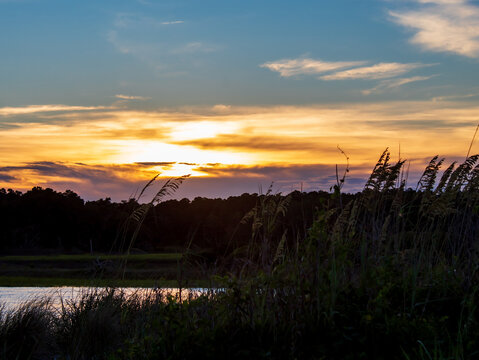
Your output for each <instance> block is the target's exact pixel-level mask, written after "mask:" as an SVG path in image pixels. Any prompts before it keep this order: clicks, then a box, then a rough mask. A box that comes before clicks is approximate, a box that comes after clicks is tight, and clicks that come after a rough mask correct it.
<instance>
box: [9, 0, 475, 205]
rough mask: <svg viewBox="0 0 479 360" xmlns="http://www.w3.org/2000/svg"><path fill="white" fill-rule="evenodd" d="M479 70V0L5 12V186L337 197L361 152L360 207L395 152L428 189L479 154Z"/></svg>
mask: <svg viewBox="0 0 479 360" xmlns="http://www.w3.org/2000/svg"><path fill="white" fill-rule="evenodd" d="M478 65H479V1H475V0H367V1H364V0H335V1H310V0H308V1H305V0H297V1H281V0H276V1H269V0H263V1H250V0H241V1H239V0H238V1H236V0H228V1H225V0H222V1H219V0H218V1H214V0H202V1H198V0H115V1H113V0H94V1H93V0H82V1H64V0H0V155H1V157H0V188H2V187H3V188H6V189H7V188H12V189H15V190H20V191H26V190H28V189H31V188H32V187H33V186H42V187H51V188H53V189H55V190H58V191H65V190H67V189H70V190H73V191H75V192H77V193H79V194H80V195H81V196H82V197H83V198H85V199H88V200H94V199H98V198H104V197H111V198H112V199H114V200H116V201H118V200H122V199H127V198H129V197H130V196H134V194H135V193H138V189H141V187H142V185H143V184H145V183H146V182H147V181H148V180H149V179H151V178H152V177H153V176H154V175H155V174H157V173H159V174H160V178H162V179H166V178H168V177H175V176H180V175H184V174H191V176H190V178H189V179H188V180H187V181H186V182H185V183H184V184H183V185H182V186H181V188H180V189H179V191H178V194H177V197H189V198H194V197H196V196H206V197H227V196H230V195H239V194H242V193H244V192H249V193H253V192H258V191H261V189H265V188H266V187H268V186H269V184H270V183H271V182H274V188H275V190H276V191H281V192H284V193H287V192H289V191H291V190H304V191H311V190H325V191H329V188H330V187H331V186H332V185H333V184H334V182H335V181H336V165H338V169H339V171H340V172H341V173H342V171H344V169H345V166H346V157H345V156H344V153H345V154H346V155H347V156H348V157H349V166H350V172H349V173H348V177H347V179H346V185H345V188H344V189H345V191H360V190H361V189H362V187H363V186H364V183H365V180H366V179H367V176H368V173H370V172H371V170H372V168H373V167H374V164H375V162H376V161H377V159H378V157H379V155H380V154H381V153H382V152H383V151H384V150H385V149H386V148H389V150H390V152H391V157H392V159H393V161H397V160H398V159H399V158H401V159H407V160H408V162H407V169H409V175H408V176H409V177H408V179H409V185H410V186H412V187H414V180H415V179H417V178H418V176H419V174H420V172H421V170H422V169H423V168H424V166H425V165H426V164H427V162H428V160H429V159H431V158H432V157H433V156H434V155H436V154H438V155H440V156H444V157H446V159H447V161H446V164H447V163H448V162H452V161H453V160H459V161H460V160H463V159H464V157H465V156H466V154H467V151H468V148H469V144H470V142H471V139H472V137H473V135H474V131H475V128H476V126H477V124H478V122H479V103H478V100H479V71H478V70H479V67H478ZM338 147H339V149H341V150H342V151H343V152H344V153H343V152H341V151H340V150H339V149H338ZM477 152H479V144H476V143H474V144H473V146H472V151H471V153H477Z"/></svg>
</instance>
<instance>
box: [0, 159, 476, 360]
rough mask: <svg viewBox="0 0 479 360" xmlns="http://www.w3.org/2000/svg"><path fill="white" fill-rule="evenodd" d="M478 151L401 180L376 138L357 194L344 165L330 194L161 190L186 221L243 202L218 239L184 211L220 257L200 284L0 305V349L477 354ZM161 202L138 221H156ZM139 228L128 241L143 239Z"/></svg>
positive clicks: (18, 353) (72, 355)
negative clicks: (374, 156)
mask: <svg viewBox="0 0 479 360" xmlns="http://www.w3.org/2000/svg"><path fill="white" fill-rule="evenodd" d="M478 160H479V156H478V155H473V156H469V157H468V158H467V159H466V160H465V162H464V163H462V164H455V163H453V164H451V165H450V166H448V167H446V169H445V170H444V171H442V165H443V163H444V160H443V159H440V158H438V157H434V158H433V159H432V160H431V161H430V162H429V164H428V165H427V167H426V169H425V171H424V173H423V175H422V177H421V179H420V180H419V182H418V184H417V186H416V188H415V189H410V188H407V187H406V181H405V178H407V175H406V174H405V173H404V171H403V166H404V161H403V160H399V161H398V162H396V163H391V160H390V154H389V152H388V151H387V150H386V151H385V152H384V153H383V154H382V155H381V156H380V158H379V160H378V162H377V164H376V165H375V167H374V169H373V171H372V173H371V176H370V177H369V179H368V180H367V182H366V184H365V187H364V189H363V191H362V192H361V193H358V194H356V195H345V194H342V193H341V189H342V183H344V179H345V178H344V176H343V177H342V178H340V177H339V175H338V176H337V179H338V181H337V184H336V186H335V187H334V189H332V190H333V192H332V193H331V194H326V193H314V194H312V195H308V194H301V193H293V194H290V195H287V196H281V195H279V194H274V193H273V192H272V190H271V189H270V190H268V191H267V193H266V194H265V195H263V196H257V195H243V196H241V197H237V198H230V199H227V200H206V199H198V200H195V201H193V202H191V203H189V202H188V201H179V202H166V203H168V204H170V206H172V209H175V207H176V206H177V205H180V204H181V205H182V206H183V208H181V207H176V209H178V213H176V214H178V215H180V216H181V217H182V220H181V221H189V220H185V219H189V218H187V217H185V213H184V211H188V209H195V211H194V212H192V213H191V214H193V215H194V214H196V216H198V217H199V218H200V219H208V217H204V216H207V215H205V214H204V213H203V212H206V211H209V212H212V213H213V214H214V213H215V211H218V213H217V214H218V218H217V219H214V218H212V219H214V220H211V221H212V224H213V223H221V222H222V215H223V213H222V212H220V209H221V210H223V211H224V208H221V206H220V205H221V204H233V203H235V202H233V200H238V202H239V204H241V206H242V207H239V206H238V208H237V209H238V210H236V211H237V212H235V211H232V212H230V213H228V214H229V216H231V220H229V221H231V227H228V226H229V225H228V226H225V225H224V223H223V225H222V226H223V227H221V226H220V228H222V229H227V230H225V234H226V235H227V236H226V238H224V239H226V240H223V235H222V234H223V233H218V234H216V236H214V234H215V233H214V232H210V231H212V230H215V229H210V228H209V227H205V228H202V231H199V230H198V229H195V226H196V225H197V224H198V223H196V222H194V223H193V225H192V228H193V229H194V230H191V229H189V230H188V231H192V233H188V231H187V232H186V235H185V236H186V238H188V237H191V238H192V239H193V242H194V239H196V236H197V235H198V234H199V238H201V239H202V241H204V242H203V243H201V244H202V246H203V247H205V248H211V249H214V251H213V254H214V255H215V256H216V257H218V258H221V259H222V260H223V261H222V266H223V267H222V268H221V271H218V272H216V273H214V274H213V276H211V278H210V281H211V287H210V288H209V290H208V291H207V292H205V293H204V294H203V295H201V296H199V297H187V298H185V297H174V296H171V295H168V294H165V293H164V292H162V291H161V290H150V291H149V292H148V293H147V294H145V293H141V292H138V293H136V294H134V295H132V296H131V295H130V296H129V295H126V293H124V292H122V291H121V290H118V289H105V290H91V292H90V293H86V294H85V295H84V296H83V297H82V298H81V299H79V301H72V302H68V303H66V304H64V305H63V306H62V307H61V309H60V310H58V309H57V310H55V309H53V308H52V307H51V306H50V305H49V304H48V302H45V300H42V302H37V303H35V302H33V303H29V304H26V305H24V306H23V307H21V308H20V309H18V310H14V311H2V312H1V315H0V351H2V353H1V354H0V356H3V357H4V358H18V359H23V358H32V359H41V358H47V357H46V356H49V357H50V358H53V357H55V358H59V359H60V358H61V359H193V358H194V359H218V358H228V359H245V358H251V359H260V358H272V359H429V360H431V359H477V358H478V357H479V309H478V307H477V304H478V303H479V273H478V269H479V247H478V245H479V242H478V237H479V165H478V164H477V163H478ZM341 180H342V181H341ZM346 181H347V179H346ZM50 192H51V191H50ZM4 195H5V196H12V197H15V196H16V197H17V198H21V197H23V196H26V194H25V195H20V194H9V193H6V194H4ZM55 196H59V197H65V194H58V193H57V194H56V195H55ZM308 196H311V198H309V199H314V200H311V202H307V201H306V200H307V199H308ZM241 200H245V201H244V202H243V201H241ZM246 200H247V201H246ZM249 201H251V203H249ZM195 202H196V203H195ZM78 204H79V208H82V207H81V206H84V207H86V206H87V204H82V203H81V201H79V202H78ZM161 204H163V203H161ZM161 204H158V205H156V206H155V208H154V209H155V210H154V211H153V208H152V209H150V211H149V215H148V216H151V220H150V221H151V222H148V221H146V217H145V222H144V223H143V224H142V226H143V225H144V226H145V227H146V226H148V225H151V224H154V222H155V221H160V218H161V217H160V216H157V215H158V214H159V213H157V212H156V211H157V207H158V209H159V208H161V207H159V206H160V205H161ZM199 204H202V205H203V206H206V205H205V204H208V208H207V209H206V208H203V207H201V206H199ZM305 204H307V205H305ZM80 205H81V206H80ZM106 205H107V206H111V207H118V208H120V209H122V211H123V212H120V213H121V214H123V215H122V216H123V218H122V219H123V220H124V219H125V217H127V216H130V215H131V214H133V213H135V211H136V210H137V209H139V208H141V206H142V205H140V204H128V203H123V204H111V203H109V202H108V201H106ZM193 205H195V206H193ZM213 205H216V206H218V207H217V208H216V207H215V206H213ZM247 205H248V206H247ZM128 206H131V208H129V207H128ZM243 206H244V207H243ZM293 206H297V208H295V210H294V212H293V211H292V209H293ZM309 207H311V210H309ZM232 208H233V207H232ZM228 209H231V208H228ZM239 209H241V210H243V211H240V210H239ZM308 211H311V212H310V213H308ZM233 213H234V214H235V215H234V217H233V215H231V214H233ZM173 214H175V213H173ZM225 214H226V213H225ZM308 214H312V219H313V221H312V222H311V223H308V222H307V219H308ZM155 215H156V216H155ZM172 216H173V215H172ZM295 216H297V217H296V218H295ZM118 218H119V219H120V218H121V216H119V217H118ZM154 219H156V220H154ZM197 219H198V218H197ZM202 221H204V222H202V223H203V224H204V223H207V220H202ZM182 224H183V225H184V224H189V223H182ZM226 224H229V222H226ZM238 224H239V225H238ZM177 226H181V224H178V225H177ZM202 226H203V225H202ZM238 228H240V229H241V230H238ZM216 230H217V229H216ZM238 231H240V232H239V233H238ZM163 232H164V230H161V233H163ZM236 234H240V235H238V236H237V237H235V236H236ZM233 235H234V236H233ZM142 236H144V238H143V240H140V236H138V238H137V240H138V243H142V241H144V242H145V244H147V243H149V242H148V241H147V240H148V239H149V237H148V236H147V234H145V235H142ZM211 236H212V237H213V239H214V240H211ZM231 239H233V240H231ZM218 243H219V244H221V245H219V246H218V245H217V244H218ZM198 244H199V243H198ZM62 246H63V245H62ZM135 246H136V245H135ZM187 248H188V249H189V247H187ZM215 289H216V290H215ZM39 328H41V329H43V331H37V329H39ZM19 329H20V330H19ZM19 332H21V333H22V334H24V335H23V337H20V338H19V337H17V336H15V334H18V333H19Z"/></svg>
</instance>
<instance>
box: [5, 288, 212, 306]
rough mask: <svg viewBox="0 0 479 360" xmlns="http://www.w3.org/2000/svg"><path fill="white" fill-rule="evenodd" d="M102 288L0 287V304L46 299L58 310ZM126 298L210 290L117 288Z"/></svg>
mask: <svg viewBox="0 0 479 360" xmlns="http://www.w3.org/2000/svg"><path fill="white" fill-rule="evenodd" d="M103 289H104V288H89V287H70V286H65V287H0V304H3V306H4V308H5V310H14V309H16V308H18V307H19V306H20V305H21V304H24V303H26V302H28V301H32V300H39V299H45V298H48V299H50V301H51V304H52V306H53V307H56V308H59V307H60V306H61V304H62V302H63V303H64V304H65V303H67V302H71V301H74V302H75V301H78V300H79V299H80V298H81V297H82V296H83V295H86V294H89V293H92V292H94V291H101V290H103ZM117 291H121V292H123V293H124V294H125V296H126V297H128V296H129V295H132V294H135V295H140V296H141V295H145V296H146V295H148V294H151V292H152V291H161V293H162V294H164V295H165V298H166V296H172V297H174V298H176V299H178V300H179V299H181V300H183V299H188V298H195V297H198V296H199V295H202V294H206V293H208V292H209V291H210V290H209V289H203V288H192V289H181V293H180V289H178V288H162V289H155V290H154V289H148V288H118V289H117Z"/></svg>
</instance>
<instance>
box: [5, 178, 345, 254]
mask: <svg viewBox="0 0 479 360" xmlns="http://www.w3.org/2000/svg"><path fill="white" fill-rule="evenodd" d="M277 196H281V195H277ZM260 197H261V196H260V195H258V194H243V195H241V196H231V197H229V198H227V199H208V198H202V197H197V198H195V199H194V200H192V201H190V200H188V199H182V200H167V201H164V202H161V203H159V204H157V205H156V206H155V207H154V208H152V209H151V211H150V212H149V213H148V215H147V217H146V219H145V221H144V223H143V224H142V226H141V229H140V233H139V235H138V237H137V239H136V240H135V244H134V248H136V249H139V250H143V251H149V252H153V251H177V250H181V249H185V248H186V247H187V246H190V247H191V249H193V250H196V251H200V252H201V251H202V252H207V253H211V254H218V255H220V254H221V255H224V254H225V253H226V252H228V251H232V250H233V249H235V248H238V247H239V246H242V245H244V244H246V243H247V241H248V240H249V239H250V238H251V231H252V230H251V228H252V227H251V220H250V221H249V222H242V219H243V218H244V216H245V214H247V213H248V212H249V211H250V210H251V209H252V208H254V207H255V206H256V204H257V203H258V201H259V199H260ZM346 197H348V198H350V197H351V196H349V195H346ZM329 198H330V194H328V193H327V192H324V191H321V192H309V193H301V192H299V191H295V192H293V193H292V194H291V195H290V202H289V206H288V210H287V214H286V216H284V217H282V218H281V219H280V220H279V226H278V227H277V232H278V233H279V232H280V233H283V232H284V231H287V234H288V237H289V238H304V236H305V233H306V231H307V229H308V228H309V227H310V226H311V224H312V222H313V220H314V217H315V213H316V212H317V211H318V209H320V208H321V207H322V206H323V205H322V204H324V203H325V202H327V201H328V199H329ZM137 207H138V203H137V202H136V201H135V200H133V199H131V200H128V201H122V202H119V203H115V202H112V201H111V200H110V199H109V198H106V199H100V200H96V201H84V200H83V199H81V198H80V196H79V195H77V194H76V193H74V192H73V191H70V190H67V191H65V192H57V191H54V190H52V189H49V188H47V189H43V188H41V187H35V188H33V189H32V190H30V191H27V192H25V193H22V192H19V191H14V190H11V189H8V190H5V189H0V218H1V219H2V220H1V226H0V250H1V252H2V254H30V253H32V254H33V253H34V254H40V253H79V252H83V253H84V252H90V251H93V252H110V251H111V252H118V251H119V250H120V249H119V243H120V241H119V238H120V237H121V236H122V235H121V234H122V231H123V230H122V229H123V228H124V224H125V221H126V219H127V218H128V216H129V215H130V214H131V213H132V211H134V209H135V208H137Z"/></svg>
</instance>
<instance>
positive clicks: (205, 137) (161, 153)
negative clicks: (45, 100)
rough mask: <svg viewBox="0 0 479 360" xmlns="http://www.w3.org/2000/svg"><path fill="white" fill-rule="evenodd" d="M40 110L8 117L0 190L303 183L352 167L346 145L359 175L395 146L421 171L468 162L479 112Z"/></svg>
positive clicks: (440, 107)
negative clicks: (211, 180) (169, 180)
mask: <svg viewBox="0 0 479 360" xmlns="http://www.w3.org/2000/svg"><path fill="white" fill-rule="evenodd" d="M39 109H40V110H39V111H38V112H37V113H33V114H32V113H28V116H29V118H28V121H26V119H25V118H23V117H22V116H24V115H25V112H22V110H21V109H16V110H14V111H12V110H11V109H10V114H9V115H8V116H4V117H3V122H2V124H3V127H2V128H0V151H1V153H2V154H3V159H4V160H3V167H2V168H0V187H15V188H23V189H24V188H28V187H29V186H31V185H32V184H33V185H36V184H40V185H41V184H48V183H62V184H63V183H72V184H77V183H79V182H80V183H83V184H86V182H89V183H88V184H90V183H91V184H90V185H88V186H93V185H92V184H93V183H94V181H96V180H94V179H96V178H97V177H100V176H106V175H105V174H113V175H114V176H115V179H117V180H118V179H120V180H122V181H123V180H124V181H133V180H145V179H148V178H149V177H151V176H152V174H154V173H156V172H161V174H162V176H165V177H166V176H178V175H183V174H187V173H188V174H191V175H192V177H225V176H228V172H230V173H231V174H232V175H231V176H236V175H234V174H238V172H239V173H241V174H242V175H241V176H246V177H248V176H258V174H260V173H261V171H262V170H261V169H263V168H268V169H269V170H268V171H272V170H271V169H272V167H274V169H276V170H274V171H279V170H277V169H282V170H281V171H282V172H281V174H287V176H288V177H290V178H292V179H293V178H295V176H296V177H297V179H298V181H303V180H304V179H306V178H307V176H310V177H311V176H312V175H307V176H306V175H305V171H306V170H305V169H307V171H308V174H310V173H311V174H312V173H314V166H317V165H324V166H326V168H324V169H323V170H322V171H323V172H330V171H332V170H330V169H332V168H329V167H328V166H333V165H334V164H337V163H339V164H342V163H343V162H344V159H343V157H342V155H341V154H340V153H339V151H338V150H337V146H338V145H339V146H340V147H341V148H342V149H343V150H345V151H346V152H347V153H348V155H349V157H350V162H351V166H352V168H353V170H354V168H357V169H360V168H361V169H363V170H361V171H362V173H357V175H358V176H364V174H365V172H366V171H367V170H364V169H366V168H368V169H369V168H370V167H372V166H373V165H374V163H375V161H376V160H377V157H378V156H379V154H380V153H381V152H382V151H383V150H384V149H385V148H386V147H388V146H389V147H391V149H392V152H393V155H394V156H395V157H397V156H398V151H397V149H398V147H399V145H400V147H401V156H402V157H403V158H408V159H411V160H413V163H412V167H413V168H414V166H416V165H415V164H417V166H418V167H419V166H420V167H422V166H423V164H424V163H425V161H426V159H427V158H430V157H432V156H433V155H435V154H443V155H446V156H448V157H462V156H464V155H465V153H466V152H467V148H468V145H469V142H470V139H471V137H472V134H473V132H474V128H475V126H476V124H477V121H478V116H477V115H478V114H479V108H478V107H477V106H474V105H472V104H470V103H453V102H437V101H436V102H434V101H428V102H391V103H382V104H379V103H376V104H367V105H366V104H364V105H360V104H335V105H323V106H280V107H234V106H231V107H227V106H222V107H221V109H219V108H218V107H213V108H211V107H209V108H206V107H203V108H201V107H199V108H188V109H176V110H174V111H173V110H171V111H167V110H161V111H133V110H128V109H113V110H112V109H90V110H88V111H83V110H78V109H70V110H68V109H65V108H61V110H60V109H59V110H58V111H54V110H51V111H49V112H45V111H44V109H45V108H44V107H42V108H39ZM30 110H31V108H29V111H30ZM1 111H2V109H0V113H1ZM4 112H6V110H5V111H4ZM19 114H20V115H19ZM32 119H34V121H32ZM474 149H476V150H479V149H478V147H477V146H476V147H473V152H474ZM45 162H48V164H47V165H45ZM50 163H51V164H50ZM19 164H20V165H19ZM22 164H23V165H22ZM31 164H34V165H31ZM52 164H54V165H52ZM308 166H309V167H308ZM249 168H251V169H253V170H252V171H250V170H248V169H249ZM288 169H289V170H288ZM295 169H301V170H295ZM295 171H298V173H297V174H296V173H295ZM357 171H359V170H357ZM272 174H273V173H272ZM274 174H280V173H279V172H276V173H274ZM323 175H324V176H330V175H334V174H332V173H331V174H327V173H324V174H323ZM353 175H354V171H353ZM108 176H109V175H108ZM271 176H282V175H271ZM117 180H111V181H117ZM273 180H278V181H280V180H281V179H273ZM85 186H86V185H85Z"/></svg>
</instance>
